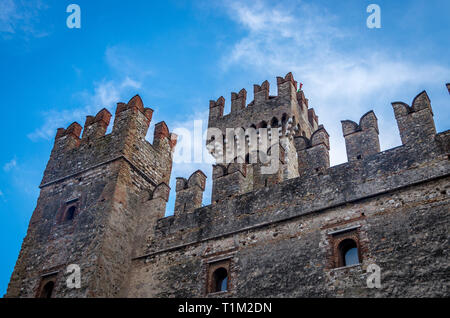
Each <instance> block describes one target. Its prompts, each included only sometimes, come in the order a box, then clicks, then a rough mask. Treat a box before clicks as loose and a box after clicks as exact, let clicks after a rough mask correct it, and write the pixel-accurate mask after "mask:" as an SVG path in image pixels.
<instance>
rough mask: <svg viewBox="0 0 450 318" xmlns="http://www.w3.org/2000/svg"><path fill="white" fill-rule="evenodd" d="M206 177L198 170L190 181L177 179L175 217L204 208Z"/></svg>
mask: <svg viewBox="0 0 450 318" xmlns="http://www.w3.org/2000/svg"><path fill="white" fill-rule="evenodd" d="M205 184H206V175H205V174H204V173H203V172H202V171H201V170H197V171H196V172H194V173H193V174H192V175H191V176H190V177H189V179H185V178H177V187H176V199H175V211H174V214H175V215H179V214H181V213H188V212H192V211H194V210H195V209H197V208H200V207H201V206H202V200H203V192H204V191H205Z"/></svg>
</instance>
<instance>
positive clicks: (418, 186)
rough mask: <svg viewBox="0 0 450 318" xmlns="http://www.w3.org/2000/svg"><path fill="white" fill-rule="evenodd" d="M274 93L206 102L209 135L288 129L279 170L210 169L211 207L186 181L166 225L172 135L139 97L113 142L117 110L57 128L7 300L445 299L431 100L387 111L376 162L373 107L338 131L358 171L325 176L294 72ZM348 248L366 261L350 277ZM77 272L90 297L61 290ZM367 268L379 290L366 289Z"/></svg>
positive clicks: (324, 160) (443, 181) (448, 139)
mask: <svg viewBox="0 0 450 318" xmlns="http://www.w3.org/2000/svg"><path fill="white" fill-rule="evenodd" d="M268 85H269V83H268V82H267V81H266V82H264V83H262V84H261V85H255V86H254V100H253V101H252V102H250V104H248V105H246V98H247V92H246V91H245V90H241V91H240V92H239V93H232V107H231V109H232V110H231V113H230V114H228V115H225V116H224V115H223V108H224V102H225V101H224V99H223V97H221V98H219V99H218V100H217V101H211V102H210V116H209V127H217V128H220V129H224V128H244V129H246V128H248V127H272V128H273V127H275V128H279V130H280V136H281V137H282V138H281V139H282V140H281V141H280V145H281V147H280V148H282V151H281V153H282V155H281V157H280V170H279V171H278V172H276V173H275V174H273V175H268V176H266V175H262V174H261V173H260V169H261V163H256V164H255V163H248V162H241V163H239V162H233V163H231V164H227V165H214V167H213V193H212V204H211V205H208V206H205V207H202V206H201V202H202V197H203V191H204V185H205V178H206V177H205V175H204V174H203V172H201V171H197V172H195V173H193V174H192V175H191V177H190V178H189V179H183V178H178V179H177V189H176V195H177V197H176V203H175V214H174V215H173V216H169V217H164V214H165V210H166V203H167V200H168V196H169V192H170V188H169V187H168V184H169V180H170V174H171V165H172V151H173V148H174V147H175V144H176V136H175V135H173V134H171V133H170V132H169V129H168V127H167V126H166V125H165V123H159V124H157V125H156V127H155V134H154V135H155V137H154V142H153V144H150V143H148V142H147V141H146V140H145V135H146V133H147V129H148V127H149V124H150V121H151V117H152V114H153V110H151V109H148V108H145V107H144V106H143V102H142V100H141V99H140V97H139V96H135V97H134V98H133V99H131V100H130V101H129V102H128V103H126V104H125V103H119V104H118V106H117V110H116V115H115V119H114V127H113V129H112V132H111V133H110V134H106V135H105V132H106V129H107V127H108V124H109V121H110V119H111V117H112V116H111V114H110V113H109V112H108V111H107V110H102V111H100V112H99V113H98V114H97V115H96V116H88V117H87V120H86V124H85V126H84V129H82V127H81V126H80V125H79V124H77V123H73V124H72V125H70V126H69V127H68V128H67V129H59V130H58V132H57V135H56V138H55V146H54V149H53V150H52V153H51V156H50V160H49V163H48V165H47V168H46V170H45V173H44V177H43V180H42V183H41V186H40V187H41V194H40V196H39V199H38V202H37V206H36V209H35V211H34V213H33V216H32V218H31V221H30V225H29V229H28V232H27V236H26V237H25V239H24V242H23V245H22V249H21V252H20V255H19V258H18V260H17V264H16V267H15V269H14V272H13V274H12V277H11V281H10V284H9V287H8V292H7V294H6V297H37V296H39V295H41V294H42V292H43V286H44V285H45V284H47V283H48V282H49V281H53V282H54V284H55V287H54V289H53V292H52V297H449V295H450V293H449V285H450V281H449V277H450V275H449V270H448V268H449V258H448V243H449V242H448V227H449V213H448V211H449V191H450V178H449V173H450V131H448V130H447V131H445V132H441V133H437V132H436V129H435V126H434V121H433V112H432V109H431V102H430V99H429V97H428V95H427V94H426V92H422V93H420V94H419V95H418V96H417V97H416V98H415V99H414V100H413V102H412V104H411V106H409V105H407V104H405V103H402V102H396V103H393V104H392V105H393V109H394V114H395V117H396V120H397V123H398V128H399V131H400V136H401V140H402V143H403V145H401V146H399V147H396V148H394V149H389V150H386V151H383V152H380V146H379V139H378V125H377V118H376V116H375V114H374V113H373V112H372V111H370V112H368V113H366V114H365V115H364V116H362V118H361V120H360V122H359V123H358V124H357V123H355V122H352V121H348V120H347V121H343V122H342V128H343V135H344V138H345V142H346V148H347V155H348V162H347V163H345V164H341V165H338V166H334V167H330V164H329V154H328V152H329V141H328V138H329V137H328V133H327V132H326V130H325V128H324V127H323V126H322V125H319V122H318V117H317V115H316V114H315V112H314V110H312V109H309V108H308V107H309V106H308V100H307V99H306V98H305V95H304V93H303V91H301V90H297V82H296V81H295V80H294V78H293V76H292V74H291V73H289V74H287V75H286V76H285V77H279V78H277V85H278V95H277V96H270V95H269V87H268ZM447 88H448V89H449V92H450V85H449V84H447ZM82 131H83V134H82V137H81V138H80V136H81V132H82ZM224 139H226V138H225V136H224ZM72 208H73V209H72ZM71 209H72V210H71ZM70 211H76V212H75V213H74V215H73V217H71V218H69V217H68V215H70ZM344 239H353V240H354V241H355V242H357V245H358V255H359V259H360V264H356V265H353V266H348V267H339V266H340V263H339V262H340V261H339V255H338V254H337V253H338V251H337V248H338V246H339V243H340V242H341V241H343V240H344ZM69 264H78V265H80V267H81V275H82V288H81V289H68V288H67V287H66V285H65V277H66V274H65V269H66V267H67V266H68V265H69ZM370 264H377V265H378V266H379V267H380V268H381V284H382V287H381V288H379V289H377V288H374V289H370V288H368V287H367V285H366V279H367V277H368V274H367V272H366V269H367V267H368V266H369V265H370ZM220 267H222V268H225V269H226V271H227V272H228V283H227V290H226V291H220V292H216V291H214V290H213V287H214V281H213V280H214V275H213V271H214V270H215V269H217V268H220Z"/></svg>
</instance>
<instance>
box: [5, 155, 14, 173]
mask: <svg viewBox="0 0 450 318" xmlns="http://www.w3.org/2000/svg"><path fill="white" fill-rule="evenodd" d="M15 167H17V159H16V158H14V159H11V161H9V162H7V163H5V164H4V166H3V171H5V172H9V171H11V170H12V169H14V168H15Z"/></svg>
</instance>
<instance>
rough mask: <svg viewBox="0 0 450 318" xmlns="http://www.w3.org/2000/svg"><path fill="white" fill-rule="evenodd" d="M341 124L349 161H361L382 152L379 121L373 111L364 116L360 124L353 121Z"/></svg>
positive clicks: (344, 121)
mask: <svg viewBox="0 0 450 318" xmlns="http://www.w3.org/2000/svg"><path fill="white" fill-rule="evenodd" d="M341 123H342V132H343V134H344V138H345V146H346V150H347V158H348V161H355V160H361V159H363V158H366V157H368V156H371V155H373V154H376V153H378V152H380V141H379V139H378V134H379V133H378V120H377V117H376V116H375V113H374V112H373V111H369V112H367V113H366V114H364V115H363V116H362V117H361V119H360V121H359V124H357V123H355V122H353V121H351V120H343V121H342V122H341Z"/></svg>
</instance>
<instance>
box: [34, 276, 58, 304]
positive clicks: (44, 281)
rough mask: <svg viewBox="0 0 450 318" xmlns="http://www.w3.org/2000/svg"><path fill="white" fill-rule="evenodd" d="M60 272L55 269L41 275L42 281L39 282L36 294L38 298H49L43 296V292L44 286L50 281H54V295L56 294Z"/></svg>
mask: <svg viewBox="0 0 450 318" xmlns="http://www.w3.org/2000/svg"><path fill="white" fill-rule="evenodd" d="M58 274H59V271H54V272H50V273H46V274H43V275H41V281H40V282H39V284H38V288H37V290H36V294H35V297H36V298H47V297H42V292H43V291H44V287H45V286H46V285H47V284H48V283H53V289H52V295H54V294H55V290H56V282H57V280H58ZM50 298H53V297H50Z"/></svg>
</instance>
